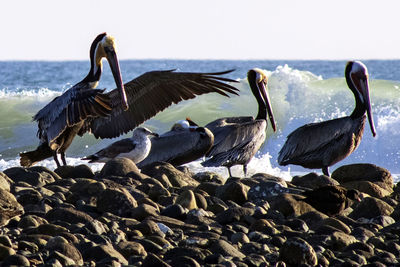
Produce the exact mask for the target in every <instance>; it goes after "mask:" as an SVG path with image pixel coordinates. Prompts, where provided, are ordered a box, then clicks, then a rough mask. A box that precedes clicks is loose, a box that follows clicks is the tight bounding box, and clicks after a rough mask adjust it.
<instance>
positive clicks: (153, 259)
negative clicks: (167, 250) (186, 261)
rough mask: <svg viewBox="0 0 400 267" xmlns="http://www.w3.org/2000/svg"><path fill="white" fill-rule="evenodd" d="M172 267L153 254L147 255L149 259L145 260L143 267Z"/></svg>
mask: <svg viewBox="0 0 400 267" xmlns="http://www.w3.org/2000/svg"><path fill="white" fill-rule="evenodd" d="M153 266H157V267H171V265H169V264H168V263H166V262H165V261H163V260H162V259H160V258H159V257H157V256H156V255H154V254H153V253H150V254H149V255H147V257H146V258H145V259H144V261H143V264H142V267H153Z"/></svg>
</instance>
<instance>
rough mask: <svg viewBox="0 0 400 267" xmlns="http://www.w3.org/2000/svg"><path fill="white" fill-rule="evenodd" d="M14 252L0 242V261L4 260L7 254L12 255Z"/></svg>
mask: <svg viewBox="0 0 400 267" xmlns="http://www.w3.org/2000/svg"><path fill="white" fill-rule="evenodd" d="M15 253H16V252H15V250H14V249H12V248H10V247H7V246H4V245H1V244H0V261H2V260H4V259H5V258H7V257H8V256H11V255H14V254H15Z"/></svg>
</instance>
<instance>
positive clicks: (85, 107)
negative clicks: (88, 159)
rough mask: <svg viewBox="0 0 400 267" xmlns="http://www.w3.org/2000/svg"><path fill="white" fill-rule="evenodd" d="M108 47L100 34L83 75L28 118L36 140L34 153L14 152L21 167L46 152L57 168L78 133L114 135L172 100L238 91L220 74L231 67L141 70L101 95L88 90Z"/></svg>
mask: <svg viewBox="0 0 400 267" xmlns="http://www.w3.org/2000/svg"><path fill="white" fill-rule="evenodd" d="M113 51H115V48H114V41H113V39H112V38H111V37H109V36H108V35H106V34H100V35H99V36H98V37H97V38H96V39H95V41H94V42H93V44H92V48H91V53H90V58H91V70H90V72H89V74H88V76H87V77H86V78H85V79H83V80H82V81H81V82H80V83H78V84H77V85H75V86H74V87H72V88H71V89H69V90H68V91H66V92H65V93H64V94H63V95H61V96H59V97H57V98H55V99H54V100H53V101H52V102H50V103H49V104H48V105H47V106H45V107H44V108H43V109H42V110H40V111H39V112H38V113H37V114H36V115H35V116H34V120H36V121H38V125H39V131H38V133H39V138H40V139H41V143H40V145H39V147H38V148H37V149H36V150H35V151H30V152H26V153H21V154H20V156H21V159H20V163H21V165H22V166H31V165H33V164H35V163H36V162H38V161H41V160H43V159H46V158H48V157H51V156H52V155H54V159H55V160H56V163H57V166H59V165H60V164H59V163H58V160H57V157H56V153H61V158H62V161H63V164H64V165H66V161H65V150H66V149H67V148H68V147H69V145H70V144H71V142H72V140H73V137H74V136H75V135H76V134H79V135H80V136H82V135H83V134H84V133H85V132H91V133H93V134H94V135H95V137H96V138H113V137H118V136H120V135H121V134H124V133H127V132H129V131H130V130H132V129H134V128H135V127H137V126H139V125H140V124H141V123H143V122H144V121H145V120H147V119H149V118H151V117H153V116H154V115H156V114H157V113H158V112H160V111H162V110H164V109H165V108H167V107H168V106H170V105H171V104H173V103H178V102H180V101H182V100H187V99H191V98H195V97H196V96H197V95H202V94H206V93H211V92H216V93H218V94H221V95H224V96H228V95H227V93H231V94H236V95H237V91H238V89H236V88H235V87H233V86H231V85H229V84H227V83H226V82H235V81H234V80H231V79H228V78H224V77H220V75H223V74H227V73H229V72H231V71H224V72H215V73H192V72H174V71H173V70H166V71H151V72H147V73H144V74H143V75H141V76H139V77H137V78H135V79H133V80H132V81H130V82H128V83H126V84H125V85H124V87H123V86H122V81H121V78H119V79H116V82H117V89H114V90H112V91H110V92H108V93H105V94H103V91H102V90H95V89H92V88H94V86H96V85H97V82H98V81H99V78H100V74H101V58H102V57H104V55H105V56H106V57H107V58H108V54H111V52H113ZM114 54H115V52H114ZM114 59H115V60H113V61H112V60H109V61H111V62H113V64H111V66H112V69H114V71H115V70H116V67H115V66H118V65H116V64H117V61H116V56H115V55H114ZM113 65H114V67H113ZM118 69H119V68H118ZM118 73H119V72H118ZM117 76H119V75H117ZM117 76H116V75H114V77H117ZM119 77H120V76H119ZM82 88H87V89H90V90H84V89H82ZM124 88H125V90H126V95H125V91H124V90H123V89H124ZM128 106H130V108H129V109H127V108H128Z"/></svg>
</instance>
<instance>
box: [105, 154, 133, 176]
mask: <svg viewBox="0 0 400 267" xmlns="http://www.w3.org/2000/svg"><path fill="white" fill-rule="evenodd" d="M130 172H139V173H140V171H139V169H138V167H136V164H135V163H134V162H133V161H132V160H130V159H128V158H116V159H112V160H110V161H108V162H107V163H106V164H104V166H103V168H102V169H101V171H100V175H101V176H102V177H106V176H109V175H116V176H126V175H127V174H128V173H130Z"/></svg>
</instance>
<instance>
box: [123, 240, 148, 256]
mask: <svg viewBox="0 0 400 267" xmlns="http://www.w3.org/2000/svg"><path fill="white" fill-rule="evenodd" d="M117 250H118V251H119V252H120V253H121V254H122V255H123V256H124V257H125V258H126V259H129V257H131V256H143V257H146V256H147V252H146V250H145V249H144V247H143V245H142V244H140V243H138V242H134V241H122V242H119V243H118V245H117Z"/></svg>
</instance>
